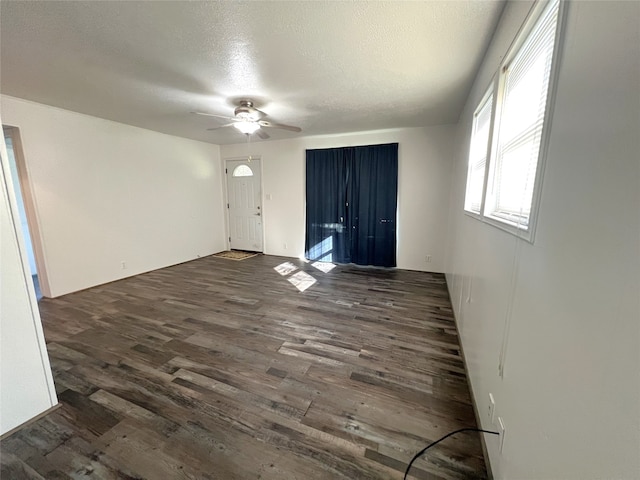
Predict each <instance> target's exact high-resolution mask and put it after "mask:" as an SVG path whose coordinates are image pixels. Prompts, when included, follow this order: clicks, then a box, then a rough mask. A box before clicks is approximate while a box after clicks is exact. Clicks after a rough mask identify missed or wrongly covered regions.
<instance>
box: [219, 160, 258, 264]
mask: <svg viewBox="0 0 640 480" xmlns="http://www.w3.org/2000/svg"><path fill="white" fill-rule="evenodd" d="M226 171H227V194H228V197H227V198H228V209H229V243H230V245H231V249H232V250H250V251H253V252H262V192H261V187H260V185H261V182H260V159H251V161H248V160H227V164H226Z"/></svg>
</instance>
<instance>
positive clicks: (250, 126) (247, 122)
mask: <svg viewBox="0 0 640 480" xmlns="http://www.w3.org/2000/svg"><path fill="white" fill-rule="evenodd" d="M191 113H195V114H196V115H205V116H207V117H217V118H224V119H226V120H231V123H227V124H226V125H220V126H219V127H214V128H208V129H207V130H218V129H219V128H225V127H235V128H237V129H238V130H240V131H241V132H242V133H244V134H245V135H251V134H253V133H255V134H256V135H258V137H260V138H262V139H263V140H266V139H267V138H269V135H268V134H267V132H265V131H263V130H262V127H265V128H281V129H283V130H289V131H290V132H301V131H302V129H301V128H300V127H294V126H292V125H284V124H282V123H273V122H269V121H267V120H264V118H265V117H266V116H267V114H266V113H264V112H263V111H261V110H258V109H257V108H256V107H254V106H253V100H249V99H246V100H240V101H239V102H238V106H237V107H236V109H235V110H234V111H233V114H234V115H235V116H233V117H229V116H226V115H216V114H214V113H205V112H191Z"/></svg>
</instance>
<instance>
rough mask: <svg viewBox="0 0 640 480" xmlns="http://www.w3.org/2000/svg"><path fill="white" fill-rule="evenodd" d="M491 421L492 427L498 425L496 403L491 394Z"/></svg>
mask: <svg viewBox="0 0 640 480" xmlns="http://www.w3.org/2000/svg"><path fill="white" fill-rule="evenodd" d="M489 420H490V421H491V425H495V424H496V401H495V400H494V399H493V395H492V394H491V393H490V394H489Z"/></svg>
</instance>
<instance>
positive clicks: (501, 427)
mask: <svg viewBox="0 0 640 480" xmlns="http://www.w3.org/2000/svg"><path fill="white" fill-rule="evenodd" d="M498 433H499V434H500V450H499V452H500V453H502V449H503V448H504V433H505V428H504V421H503V420H502V417H498Z"/></svg>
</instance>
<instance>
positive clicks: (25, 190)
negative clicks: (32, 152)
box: [2, 125, 48, 300]
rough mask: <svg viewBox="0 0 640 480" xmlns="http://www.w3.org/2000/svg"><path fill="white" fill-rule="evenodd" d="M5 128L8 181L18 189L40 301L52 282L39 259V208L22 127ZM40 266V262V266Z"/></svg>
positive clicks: (26, 238) (23, 234) (29, 264)
mask: <svg viewBox="0 0 640 480" xmlns="http://www.w3.org/2000/svg"><path fill="white" fill-rule="evenodd" d="M2 131H3V134H4V140H5V144H6V146H7V157H8V160H9V176H10V178H9V179H7V181H10V182H11V184H12V186H13V190H14V192H15V196H16V202H17V204H18V215H19V217H20V233H21V234H22V238H23V240H24V245H25V250H26V253H27V259H28V266H29V270H30V273H31V278H32V279H33V287H34V291H35V294H36V298H37V299H38V300H40V299H41V298H42V297H43V294H42V291H43V289H44V290H45V291H46V293H48V285H46V281H44V282H43V279H44V278H45V276H44V272H43V271H42V270H43V268H42V262H38V261H37V254H36V251H37V247H38V245H37V244H36V243H35V240H36V239H37V227H34V226H35V216H34V211H35V210H34V208H33V199H32V198H31V195H30V194H31V190H30V187H29V180H28V174H27V168H26V165H25V162H24V155H23V153H22V143H21V140H20V133H19V130H18V128H16V127H8V126H5V125H3V126H2ZM38 265H40V267H39V266H38ZM43 287H44V288H43Z"/></svg>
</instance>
